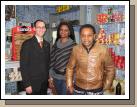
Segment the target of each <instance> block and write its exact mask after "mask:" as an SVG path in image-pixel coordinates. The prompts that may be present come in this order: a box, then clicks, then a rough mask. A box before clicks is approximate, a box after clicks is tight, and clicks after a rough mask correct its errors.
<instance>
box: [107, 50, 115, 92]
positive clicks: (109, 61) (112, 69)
mask: <svg viewBox="0 0 137 107" xmlns="http://www.w3.org/2000/svg"><path fill="white" fill-rule="evenodd" d="M104 58H105V59H104V61H105V64H104V70H105V79H104V90H110V89H111V86H112V83H113V79H114V77H115V66H114V63H113V60H112V57H111V55H110V53H109V51H108V49H106V51H105V56H104Z"/></svg>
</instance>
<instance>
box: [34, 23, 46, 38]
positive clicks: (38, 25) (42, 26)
mask: <svg viewBox="0 0 137 107" xmlns="http://www.w3.org/2000/svg"><path fill="white" fill-rule="evenodd" d="M34 29H35V31H36V35H37V36H39V37H43V35H44V33H45V31H46V28H45V24H44V23H43V22H40V21H38V22H37V23H36V26H35V27H34Z"/></svg>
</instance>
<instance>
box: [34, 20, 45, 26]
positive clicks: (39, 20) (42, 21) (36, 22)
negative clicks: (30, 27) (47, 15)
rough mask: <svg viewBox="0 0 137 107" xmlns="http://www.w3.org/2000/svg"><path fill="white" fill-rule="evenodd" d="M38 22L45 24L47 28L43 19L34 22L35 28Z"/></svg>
mask: <svg viewBox="0 0 137 107" xmlns="http://www.w3.org/2000/svg"><path fill="white" fill-rule="evenodd" d="M37 22H43V23H44V24H45V27H46V23H45V21H44V20H41V19H38V20H36V21H35V22H34V27H36V24H37Z"/></svg>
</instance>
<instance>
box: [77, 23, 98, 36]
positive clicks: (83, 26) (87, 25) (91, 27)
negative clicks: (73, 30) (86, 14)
mask: <svg viewBox="0 0 137 107" xmlns="http://www.w3.org/2000/svg"><path fill="white" fill-rule="evenodd" d="M84 28H90V29H92V30H93V33H94V34H96V29H95V27H94V26H93V25H91V24H85V25H82V26H81V27H80V30H79V33H81V31H82V30H83V29H84Z"/></svg>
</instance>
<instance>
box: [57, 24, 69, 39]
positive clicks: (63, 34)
mask: <svg viewBox="0 0 137 107" xmlns="http://www.w3.org/2000/svg"><path fill="white" fill-rule="evenodd" d="M59 34H60V37H61V38H68V36H69V34H70V31H69V28H68V26H67V25H62V26H61V27H60V31H59Z"/></svg>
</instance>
